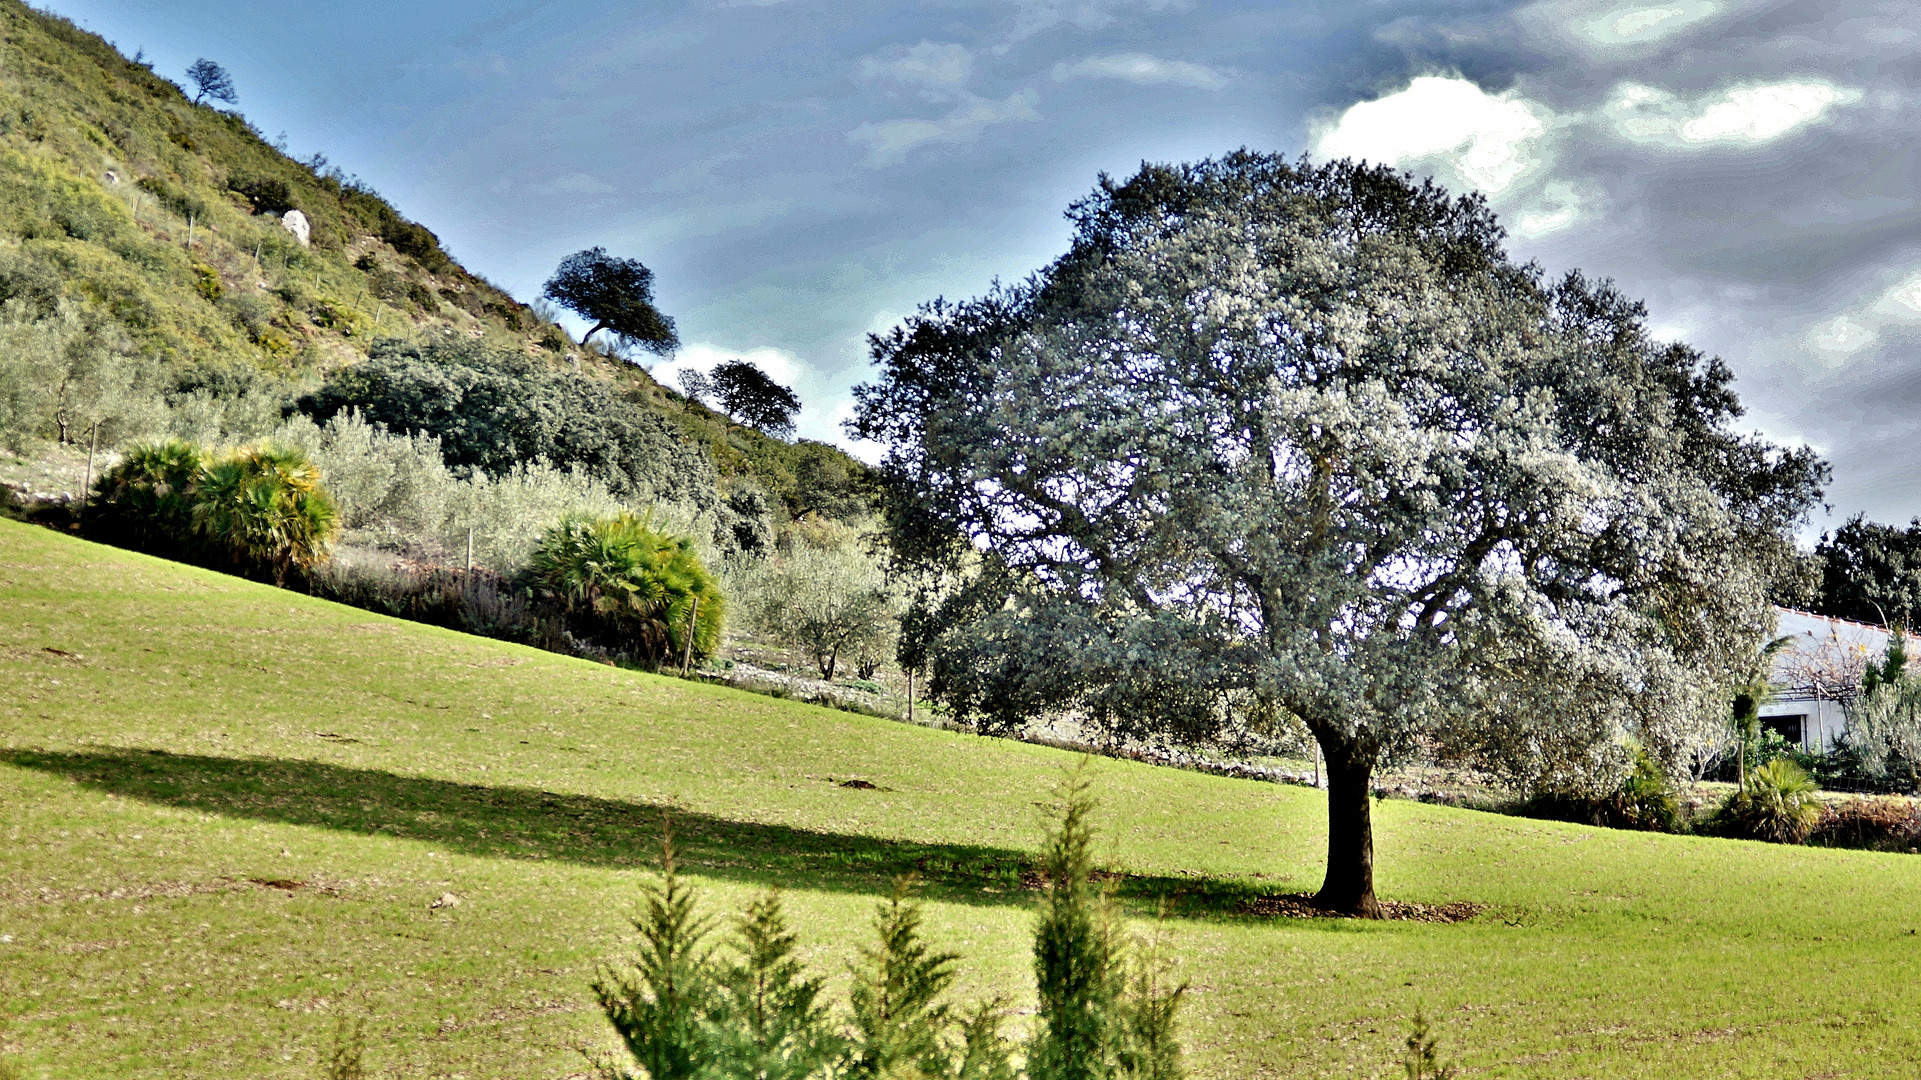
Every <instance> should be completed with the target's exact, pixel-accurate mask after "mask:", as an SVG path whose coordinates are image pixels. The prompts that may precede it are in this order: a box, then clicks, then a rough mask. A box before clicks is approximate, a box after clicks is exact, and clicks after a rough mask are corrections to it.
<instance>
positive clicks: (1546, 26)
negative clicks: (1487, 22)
mask: <svg viewBox="0 0 1921 1080" xmlns="http://www.w3.org/2000/svg"><path fill="white" fill-rule="evenodd" d="M1728 7H1729V5H1727V4H1725V3H1719V2H1716V0H1666V2H1662V3H1654V4H1649V3H1645V2H1641V3H1629V4H1621V5H1616V6H1613V7H1609V8H1604V9H1602V10H1600V11H1595V10H1594V6H1593V5H1592V4H1591V3H1587V2H1584V0H1548V2H1546V3H1539V4H1534V5H1531V6H1529V7H1526V8H1523V9H1521V10H1520V11H1518V12H1516V13H1515V15H1514V18H1515V21H1516V22H1518V23H1520V24H1521V25H1522V26H1524V27H1528V28H1530V29H1532V30H1534V31H1535V32H1536V34H1537V35H1538V36H1541V37H1545V38H1550V39H1558V40H1560V41H1563V42H1566V43H1568V44H1571V45H1573V46H1574V47H1575V48H1576V49H1578V50H1580V51H1581V52H1583V53H1587V54H1588V55H1591V56H1597V57H1603V58H1609V57H1615V56H1620V55H1624V54H1635V53H1643V52H1648V51H1651V50H1654V49H1657V48H1659V47H1660V46H1662V45H1663V44H1665V43H1667V42H1669V41H1670V40H1672V39H1674V38H1676V37H1678V36H1680V35H1681V34H1682V33H1683V32H1684V31H1687V30H1689V29H1691V28H1696V27H1699V26H1700V24H1701V23H1703V22H1705V21H1707V20H1708V19H1711V18H1713V17H1714V16H1716V15H1721V14H1724V13H1725V12H1726V11H1727V10H1728Z"/></svg>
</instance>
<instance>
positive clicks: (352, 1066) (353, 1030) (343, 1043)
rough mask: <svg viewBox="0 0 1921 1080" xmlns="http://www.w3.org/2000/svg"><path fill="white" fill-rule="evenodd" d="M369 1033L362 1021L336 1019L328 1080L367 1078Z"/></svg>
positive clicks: (328, 1064) (362, 1079)
mask: <svg viewBox="0 0 1921 1080" xmlns="http://www.w3.org/2000/svg"><path fill="white" fill-rule="evenodd" d="M366 1057H367V1035H366V1031H365V1029H364V1028H363V1027H362V1024H361V1021H360V1020H359V1019H358V1018H355V1019H354V1021H353V1022H352V1023H351V1024H350V1023H348V1021H347V1018H346V1017H345V1016H339V1017H336V1018H335V1019H334V1044H333V1050H332V1052H330V1053H329V1054H328V1055H327V1071H326V1077H327V1080H367V1065H366Z"/></svg>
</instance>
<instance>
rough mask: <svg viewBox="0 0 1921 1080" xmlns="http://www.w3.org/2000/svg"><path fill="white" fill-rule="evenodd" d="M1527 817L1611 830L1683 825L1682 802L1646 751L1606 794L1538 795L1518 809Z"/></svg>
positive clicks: (1666, 829) (1663, 829)
mask: <svg viewBox="0 0 1921 1080" xmlns="http://www.w3.org/2000/svg"><path fill="white" fill-rule="evenodd" d="M1515 812H1517V813H1519V814H1521V815H1523V816H1525V817H1537V818H1547V819H1549V820H1551V821H1578V822H1581V823H1582V824H1586V825H1598V826H1602V827H1604V828H1610V829H1642V830H1646V831H1649V832H1673V831H1674V830H1675V828H1676V827H1677V826H1678V825H1679V823H1680V815H1681V802H1680V799H1679V798H1677V797H1676V795H1675V793H1674V788H1673V786H1672V785H1670V784H1669V783H1668V778H1667V774H1666V773H1665V772H1664V771H1662V769H1661V766H1660V765H1659V764H1658V763H1657V762H1656V761H1655V760H1654V759H1653V758H1652V757H1650V756H1649V755H1648V753H1647V752H1646V751H1645V750H1643V751H1640V752H1639V753H1638V754H1637V755H1636V757H1635V760H1634V771H1633V772H1631V773H1629V774H1628V775H1627V777H1626V779H1624V780H1622V781H1621V784H1620V786H1619V787H1617V788H1616V789H1615V790H1613V791H1611V792H1608V793H1607V794H1605V795H1593V794H1588V793H1584V792H1562V791H1546V792H1537V793H1536V794H1534V795H1533V796H1532V797H1530V798H1529V799H1528V800H1527V801H1526V802H1523V803H1522V804H1521V805H1520V806H1519V807H1517V808H1516V811H1515Z"/></svg>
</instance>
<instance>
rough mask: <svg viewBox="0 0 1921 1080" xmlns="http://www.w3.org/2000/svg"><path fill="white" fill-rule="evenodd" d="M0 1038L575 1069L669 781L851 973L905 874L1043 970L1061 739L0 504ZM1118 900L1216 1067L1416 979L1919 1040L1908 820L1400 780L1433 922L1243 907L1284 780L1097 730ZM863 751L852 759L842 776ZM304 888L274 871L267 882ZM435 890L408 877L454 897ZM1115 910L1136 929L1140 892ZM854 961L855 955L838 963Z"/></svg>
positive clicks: (1444, 1000) (1347, 1072)
mask: <svg viewBox="0 0 1921 1080" xmlns="http://www.w3.org/2000/svg"><path fill="white" fill-rule="evenodd" d="M0 678H4V680H5V682H4V686H5V693H4V695H0V1060H4V1061H7V1062H10V1063H11V1064H12V1065H13V1066H14V1067H17V1068H18V1069H19V1070H20V1073H21V1075H23V1076H24V1077H27V1078H35V1077H108V1076H111V1077H160V1076H166V1077H239V1076H246V1077H279V1076H286V1077H312V1076H316V1075H318V1070H319V1060H320V1057H321V1055H322V1053H323V1052H324V1051H325V1049H326V1048H327V1046H328V1044H329V1042H330V1039H331V1035H332V1025H333V1023H334V1019H333V1018H334V1017H335V1016H336V1015H338V1014H341V1013H343V1012H344V1013H347V1014H349V1015H362V1016H365V1017H367V1018H368V1022H369V1032H370V1043H371V1047H372V1050H371V1053H370V1055H369V1056H370V1063H371V1064H374V1065H376V1066H378V1067H380V1068H381V1069H382V1070H384V1071H385V1072H386V1073H387V1074H388V1075H395V1076H442V1077H472V1078H479V1077H517V1078H519V1077H529V1078H531V1077H560V1076H567V1075H577V1074H582V1073H585V1072H586V1066H585V1063H584V1060H583V1059H582V1058H581V1056H580V1055H579V1053H578V1052H577V1051H575V1050H574V1049H573V1048H572V1047H573V1046H574V1045H576V1044H581V1043H586V1044H590V1045H605V1044H606V1042H607V1040H608V1038H609V1035H608V1033H607V1032H606V1031H605V1030H604V1028H603V1025H602V1023H601V1021H600V1019H599V1016H598V1014H597V1012H595V1011H594V1010H593V1008H592V1007H591V1005H590V1004H589V1002H588V1000H587V997H586V994H585V988H586V982H587V980H588V979H589V977H590V976H591V974H592V971H593V968H594V964H595V963H596V961H597V960H599V959H601V958H604V957H610V956H615V955H618V953H619V951H620V950H621V948H622V947H623V944H624V942H625V940H626V939H625V938H624V936H623V933H624V931H625V930H626V929H627V928H626V925H625V923H624V916H625V915H626V914H627V913H628V912H629V911H630V910H631V909H632V906H633V902H634V899H635V884H636V882H637V881H639V880H641V879H642V878H643V877H644V875H646V874H647V873H648V872H649V871H648V869H647V867H648V865H649V863H650V860H651V857H652V853H653V851H654V848H655V837H656V836H657V832H658V828H659V818H660V813H661V811H662V810H664V809H671V811H672V813H673V816H674V820H675V823H676V825H675V828H676V832H677V833H678V835H679V836H680V838H681V839H682V841H683V843H684V847H685V851H686V855H687V858H688V861H689V862H690V863H691V865H692V870H693V872H694V874H695V876H696V882H697V884H698V885H699V886H700V887H701V888H702V889H703V892H704V895H705V897H706V899H707V901H708V903H709V905H710V906H712V907H714V908H715V909H717V910H719V909H732V908H734V907H737V906H738V905H739V904H740V903H741V902H743V901H744V900H745V899H746V898H748V897H749V896H751V895H753V893H754V892H755V891H757V890H761V889H765V888H767V887H769V886H776V885H777V886H780V887H782V888H784V889H785V890H786V895H787V898H788V902H789V905H790V909H791V911H792V914H793V915H794V916H795V918H796V921H797V922H798V923H799V924H800V926H801V928H802V934H803V938H804V939H805V941H806V942H807V945H808V953H809V959H810V961H811V962H812V963H813V964H814V965H816V966H817V968H819V969H820V970H822V971H823V972H828V973H833V974H835V975H836V976H840V975H841V974H842V973H844V968H845V960H846V958H847V957H848V956H849V955H851V951H852V949H853V948H854V947H855V945H856V944H857V943H858V942H859V941H860V940H861V935H862V933H863V931H864V928H865V924H866V922H867V919H868V916H869V913H870V911H871V908H872V905H873V902H874V900H875V899H876V898H878V897H879V896H880V895H881V894H882V893H883V892H884V891H885V889H886V888H887V885H888V882H889V880H890V878H891V877H892V876H893V875H895V874H898V873H901V872H903V871H907V870H913V869H918V870H919V871H920V872H921V873H922V874H923V876H924V877H925V878H926V879H927V881H928V889H927V895H928V898H929V927H930V931H931V935H932V936H933V937H934V939H935V940H936V942H937V943H938V944H940V945H943V946H947V947H951V948H956V949H959V950H962V951H964V952H965V953H966V954H967V956H968V962H967V964H966V967H965V974H964V978H963V982H962V985H961V994H962V996H963V997H967V998H974V997H980V996H985V995H988V994H990V993H993V992H996V991H1001V992H1006V993H1009V994H1010V995H1012V997H1013V998H1014V999H1015V1001H1016V1002H1017V1004H1025V1003H1028V1002H1031V989H1030V975H1029V973H1028V967H1027V954H1026V946H1027V934H1028V931H1029V928H1030V926H1031V923H1032V919H1033V896H1032V894H1030V893H1024V892H1022V891H1021V890H1020V888H1019V884H1018V871H1019V868H1020V866H1021V865H1022V862H1023V860H1024V859H1027V858H1029V857H1030V856H1031V853H1032V851H1033V850H1034V849H1035V847H1036V845H1037V842H1038V838H1039V834H1040V830H1041V827H1042V825H1043V824H1044V822H1045V817H1044V816H1043V812H1042V811H1041V810H1040V809H1039V808H1038V807H1037V804H1040V803H1045V802H1046V801H1047V799H1048V795H1049V791H1050V789H1051V787H1052V786H1053V784H1054V783H1055V781H1056V779H1057V778H1058V777H1059V775H1060V772H1061V770H1062V768H1063V767H1064V766H1066V765H1068V764H1069V763H1070V762H1071V755H1068V754H1065V753H1062V752H1058V751H1054V750H1048V749H1044V748H1040V747H1034V746H1027V745H1022V744H1016V743H1007V742H1000V741H991V740H985V739H979V738H974V737H970V736H964V735H955V734H950V733H946V732H940V731H933V730H927V729H921V728H915V727H908V726H905V725H901V724H896V723H890V722H887V721H883V720H874V719H869V718H866V717H859V716H852V715H848V714H843V713H836V712H830V711H826V710H822V709H818V708H814V707H811V706H805V705H796V704H793V703H790V702H785V701H779V700H775V699H771V698H765V697H757V696H753V695H749V694H744V693H738V692H733V691H728V690H719V689H711V688H706V687H701V686H698V685H694V684H690V683H683V682H679V681H675V680H671V679H662V678H656V677H652V676H647V675H641V674H636V673H632V672H628V671H622V670H615V669H612V668H607V667H602V666H598V665H595V664H591V663H586V662H582V661H577V660H571V659H566V658H562V657H559V656H554V655H550V654H546V653H540V652H535V651H532V650H528V649H523V648H519V647H517V646H513V645H507V644H503V643H500V642H495V641H488V640H483V639H478V638H469V637H463V636H460V635H457V634H452V633H447V632H443V631H438V630H434V629H428V628H422V627H417V626H413V625H410V624H406V623H400V622H395V621H392V620H387V619H382V618H379V617H376V616H373V615H369V614H367V613H365V612H361V611H356V610H353V609H349V608H342V607H336V606H333V605H329V604H325V603H320V602H317V601H314V600H311V599H308V598H306V597H303V596H299V595H295V594H290V593H286V592H279V591H276V590H273V589H269V588H266V587H262V586H257V585H253V584H249V583H247V582H243V581H240V580H237V579H233V578H228V577H223V576H221V575H218V574H212V573H207V572H203V571H199V570H194V569H189V568H185V567H181V566H177V565H174V564H171V563H165V562H161V561H158V560H154V559H149V558H145V557H142V556H138V555H132V554H128V553H125V552H120V551H115V550H112V549H108V548H102V547H97V546H94V545H90V544H86V543H82V542H80V541H76V540H72V539H69V538H66V537H63V536H60V535H57V534H54V533H51V532H47V531H44V530H40V529H36V528H31V527H28V526H23V525H17V524H14V523H11V522H0ZM1095 771H1096V776H1097V784H1098V787H1099V790H1100V793H1101V796H1102V799H1103V810H1102V823H1103V826H1104V835H1105V840H1106V842H1107V843H1108V846H1109V850H1110V853H1111V854H1110V861H1111V863H1112V864H1114V865H1116V866H1118V867H1122V868H1125V869H1126V870H1128V871H1129V872H1131V873H1133V874H1136V875H1139V876H1138V877H1137V878H1135V879H1132V880H1131V882H1130V885H1129V886H1128V889H1127V893H1126V895H1127V901H1128V903H1129V904H1130V905H1131V906H1132V907H1133V909H1134V910H1135V911H1137V912H1139V913H1141V914H1142V915H1143V916H1145V913H1146V912H1147V911H1149V910H1150V909H1151V907H1152V905H1153V903H1154V897H1155V896H1156V895H1158V894H1161V893H1168V894H1173V895H1177V896H1179V897H1180V899H1179V901H1178V903H1179V907H1178V914H1177V915H1176V916H1175V917H1174V918H1173V919H1171V920H1170V921H1169V922H1168V923H1167V924H1166V926H1165V929H1164V933H1165V934H1166V935H1167V938H1168V941H1169V943H1170V945H1171V947H1172V949H1173V950H1174V951H1175V952H1176V953H1177V954H1178V955H1179V956H1180V957H1181V960H1182V965H1181V970H1182V973H1183V975H1184V976H1185V977H1186V978H1188V979H1190V980H1192V983H1193V990H1192V994H1191V997H1190V998H1189V1006H1188V1012H1187V1014H1186V1025H1185V1030H1186V1038H1187V1042H1188V1045H1189V1047H1190V1050H1191V1062H1192V1065H1193V1071H1194V1073H1195V1074H1196V1075H1198V1076H1203V1077H1221V1078H1227V1077H1253V1076H1341V1077H1356V1076H1386V1075H1391V1074H1392V1075H1398V1073H1399V1068H1398V1065H1396V1064H1395V1059H1396V1054H1397V1051H1398V1045H1399V1042H1400V1040H1401V1039H1402V1038H1403V1036H1404V1035H1405V1032H1406V1028H1407V1021H1408V1018H1409V1017H1410V1016H1411V1015H1412V1014H1413V1012H1414V1010H1415V1008H1416V1007H1417V1006H1423V1007H1425V1009H1426V1011H1427V1012H1428V1013H1429V1014H1430V1016H1432V1017H1433V1018H1435V1019H1436V1020H1437V1022H1438V1030H1439V1031H1440V1033H1441V1035H1442V1038H1443V1040H1444V1043H1445V1045H1446V1048H1447V1050H1448V1052H1449V1053H1451V1054H1452V1055H1453V1056H1456V1057H1458V1058H1459V1059H1460V1060H1461V1062H1462V1063H1463V1064H1464V1065H1466V1066H1467V1067H1468V1068H1469V1071H1470V1074H1471V1075H1476V1076H1540V1077H1550V1076H1551V1077H1580V1076H1590V1077H1635V1078H1637V1080H1638V1078H1648V1077H1667V1076H1673V1077H1717V1076H1753V1077H1770V1078H1773V1077H1790V1076H1793V1077H1800V1076H1899V1077H1910V1076H1913V1075H1914V1074H1915V1072H1916V1071H1917V1066H1916V1064H1915V1063H1916V1062H1917V1061H1921V1031H1917V1029H1916V1026H1915V1025H1914V1024H1913V1022H1912V1021H1913V1020H1914V1018H1915V1017H1916V1016H1917V1015H1921V936H1917V934H1916V931H1917V929H1921V906H1918V905H1921V858H1915V857H1909V856H1899V855H1884V854H1874V853H1866V852H1852V851H1830V850H1807V849H1790V848H1778V847H1767V846H1762V845H1756V844H1746V843H1737V842H1729V841H1720V840H1707V839H1698V838H1687V837H1668V836H1653V835H1645V834H1635V833H1620V832H1609V831H1606V830H1597V829H1590V828H1582V827H1577V826H1571V825H1562V824H1556V823H1550V822H1538V821H1529V820H1522V819H1517V818H1507V817H1498V816H1492V815H1486V814H1479V813H1473V812H1469V811H1462V810H1451V809H1446V808H1440V807H1431V806H1423V805H1418V804H1412V803H1406V802H1388V803H1385V804H1383V805H1382V806H1381V807H1380V810H1379V814H1378V818H1377V820H1378V822H1379V829H1380V832H1379V838H1378V844H1379V851H1380V886H1381V890H1382V893H1383V895H1385V896H1388V897H1392V898H1395V899H1402V900H1415V901H1425V902H1444V901H1453V900H1473V901H1478V902H1481V903H1485V904H1488V905H1490V910H1489V913H1488V914H1487V915H1485V916H1483V917H1481V918H1479V919H1476V920H1473V921H1471V922H1466V923H1458V924H1453V925H1431V924H1421V923H1407V922H1401V923H1382V924H1364V923H1359V922H1352V921H1343V920H1284V919H1264V918H1259V917H1253V916H1248V915H1243V914H1239V913H1238V912H1239V911H1240V910H1241V907H1242V904H1243V902H1244V901H1245V899H1246V898H1247V897H1248V896H1250V895H1252V894H1257V893H1261V892H1268V891H1275V892H1286V891H1295V890H1300V889H1308V888H1312V887H1313V886H1314V885H1316V884H1317V883H1318V877H1319V864H1318V855H1319V849H1320V844H1321V829H1322V824H1321V817H1320V815H1321V805H1320V798H1319V796H1318V795H1317V794H1316V793H1315V792H1313V791H1310V790H1306V789H1299V788H1288V787H1280V786H1275V785H1267V784H1259V783H1253V782H1246V781H1236V780H1227V779H1221V778H1216V777H1209V776H1202V775H1197V774H1192V773H1184V772H1177V771H1172V770H1165V769H1156V768H1150V767H1147V766H1141V765H1135V764H1131V763H1122V762H1113V761H1102V762H1100V763H1098V765H1097V766H1096V768H1095ZM848 779H861V780H866V781H868V782H870V783H872V784H874V785H877V787H876V789H875V790H862V789H854V788H847V787H842V786H840V781H843V780H848ZM296 883H297V884H296ZM447 893H452V894H454V895H455V896H456V897H458V898H459V901H460V902H459V904H458V905H457V906H444V907H440V908H437V909H436V908H433V907H431V906H430V905H431V904H432V903H433V902H434V901H435V900H436V899H437V898H439V897H441V896H442V895H443V894H447ZM1143 924H1144V925H1145V924H1146V920H1145V918H1144V919H1143ZM840 981H844V979H842V980H840Z"/></svg>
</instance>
